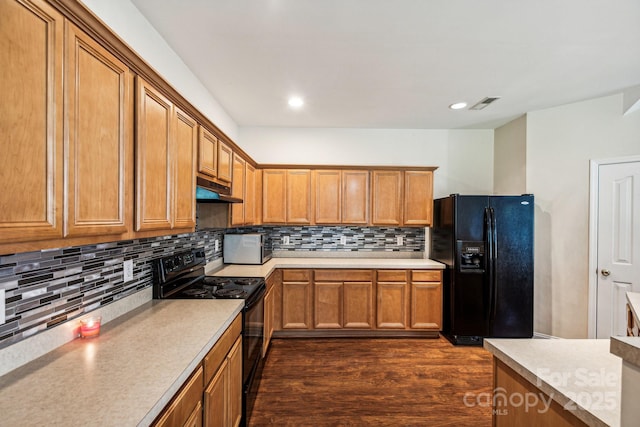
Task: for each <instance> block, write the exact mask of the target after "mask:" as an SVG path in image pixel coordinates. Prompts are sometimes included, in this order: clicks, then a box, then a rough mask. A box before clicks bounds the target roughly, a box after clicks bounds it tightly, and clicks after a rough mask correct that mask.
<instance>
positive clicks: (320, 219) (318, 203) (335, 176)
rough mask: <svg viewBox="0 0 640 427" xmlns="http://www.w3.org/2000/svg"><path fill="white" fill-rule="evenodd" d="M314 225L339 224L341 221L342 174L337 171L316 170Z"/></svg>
mask: <svg viewBox="0 0 640 427" xmlns="http://www.w3.org/2000/svg"><path fill="white" fill-rule="evenodd" d="M313 175H314V182H315V185H314V188H315V223H316V224H340V222H341V219H342V215H341V214H342V178H341V176H342V173H341V172H340V171H339V170H316V171H314V172H313Z"/></svg>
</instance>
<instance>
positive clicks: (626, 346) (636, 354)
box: [609, 337, 640, 368]
mask: <svg viewBox="0 0 640 427" xmlns="http://www.w3.org/2000/svg"><path fill="white" fill-rule="evenodd" d="M609 349H610V351H611V353H612V354H615V355H616V356H618V357H619V358H621V359H622V360H623V361H625V362H627V363H630V364H632V365H634V366H636V367H639V368H640V337H611V341H610V346H609Z"/></svg>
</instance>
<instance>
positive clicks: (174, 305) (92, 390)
mask: <svg viewBox="0 0 640 427" xmlns="http://www.w3.org/2000/svg"><path fill="white" fill-rule="evenodd" d="M241 309H242V301H238V300H162V301H160V300H153V301H150V302H148V303H146V304H144V305H142V306H141V307H139V308H137V309H135V310H133V311H131V312H129V313H127V314H125V315H123V316H120V317H118V318H117V319H115V320H113V321H112V322H109V323H108V324H106V325H103V326H102V330H101V332H100V336H98V337H97V338H93V339H88V340H82V339H76V340H73V341H71V342H70V343H68V344H65V345H63V346H62V347H59V348H58V349H56V350H54V351H51V352H49V353H47V354H45V355H44V356H42V357H40V358H38V359H36V360H34V361H32V362H30V363H28V364H26V365H24V366H22V367H20V368H17V369H15V370H13V371H11V372H9V373H8V374H6V375H4V376H2V377H0V414H2V415H1V416H0V424H2V425H7V426H14V425H15V426H17V425H49V426H51V425H60V426H62V425H64V426H88V425H99V426H132V425H142V426H145V425H149V424H150V423H151V422H152V421H153V420H154V419H155V418H156V417H157V415H158V414H160V412H161V411H162V409H163V408H164V407H165V405H166V404H167V403H168V402H169V401H170V400H171V398H172V397H173V395H174V394H175V393H176V392H177V391H178V390H179V388H180V387H181V385H182V384H183V383H184V381H185V380H186V379H187V378H188V377H189V376H190V375H191V373H192V372H193V371H194V370H195V369H196V368H197V366H198V365H199V363H200V362H201V360H202V359H203V357H204V356H205V355H206V354H207V352H208V351H209V350H210V349H211V348H212V347H213V345H214V344H215V343H216V341H217V340H218V339H219V338H220V336H221V335H222V333H223V332H224V331H225V330H226V329H227V327H228V326H229V325H230V324H231V322H232V321H233V320H234V319H235V317H236V315H237V314H238V313H240V311H241Z"/></svg>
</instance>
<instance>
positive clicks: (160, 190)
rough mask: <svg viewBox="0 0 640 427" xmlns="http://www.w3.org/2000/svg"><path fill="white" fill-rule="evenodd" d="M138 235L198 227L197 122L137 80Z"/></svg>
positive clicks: (140, 79) (153, 89)
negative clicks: (196, 204)
mask: <svg viewBox="0 0 640 427" xmlns="http://www.w3.org/2000/svg"><path fill="white" fill-rule="evenodd" d="M136 83H137V99H136V109H137V114H136V116H137V122H136V128H137V132H136V189H137V191H136V230H137V231H146V230H170V229H173V228H186V227H189V228H192V227H193V225H194V224H195V173H196V172H195V167H196V165H195V163H196V160H195V159H196V157H195V144H196V141H197V133H196V130H197V127H196V122H195V120H193V119H192V118H190V117H189V116H188V115H186V114H185V113H184V112H182V111H181V110H179V109H176V108H175V107H174V106H173V104H172V103H171V101H170V100H169V99H168V98H166V97H165V96H164V95H162V94H161V93H160V92H159V91H158V90H156V89H155V88H153V87H152V86H150V85H149V84H147V83H146V82H145V81H144V80H143V79H142V78H140V77H137V79H136Z"/></svg>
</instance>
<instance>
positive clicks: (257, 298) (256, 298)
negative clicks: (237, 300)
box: [244, 286, 267, 311]
mask: <svg viewBox="0 0 640 427" xmlns="http://www.w3.org/2000/svg"><path fill="white" fill-rule="evenodd" d="M266 293H267V287H266V286H261V287H260V289H259V290H258V292H257V293H256V294H253V295H251V298H250V299H248V300H247V301H246V302H245V306H244V310H247V311H248V310H251V309H252V308H253V306H254V305H256V304H257V303H259V302H260V301H262V299H263V297H264V294H266Z"/></svg>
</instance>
